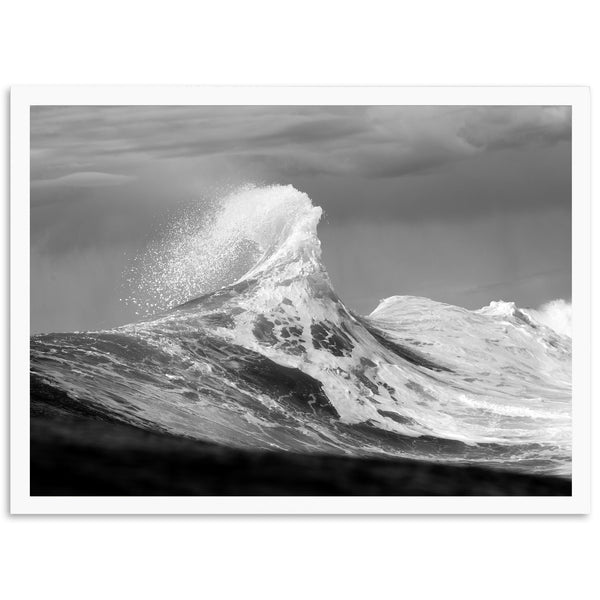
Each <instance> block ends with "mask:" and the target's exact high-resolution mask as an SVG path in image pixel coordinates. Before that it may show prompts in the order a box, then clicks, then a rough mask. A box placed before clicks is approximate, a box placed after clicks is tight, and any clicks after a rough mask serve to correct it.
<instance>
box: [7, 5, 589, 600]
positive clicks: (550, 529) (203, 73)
mask: <svg viewBox="0 0 600 600" xmlns="http://www.w3.org/2000/svg"><path fill="white" fill-rule="evenodd" d="M325 4H326V3H325V2H324V1H323V0H321V2H309V1H306V0H305V1H304V2H302V3H295V4H294V5H293V6H290V5H287V4H284V3H282V2H260V1H257V0H255V1H254V2H225V1H223V0H221V1H220V2H213V3H210V4H207V5H202V4H201V3H200V2H188V3H185V2H177V1H175V0H171V1H170V2H168V3H160V4H159V3H155V2H150V1H147V2H145V3H141V2H140V3H133V2H129V3H127V2H125V1H124V0H121V1H120V2H113V1H108V0H105V1H104V2H102V3H97V4H93V3H91V2H88V3H83V2H63V1H53V2H27V1H20V2H12V3H11V4H10V6H8V7H7V6H4V7H3V10H2V15H3V16H2V25H3V26H2V31H1V33H0V45H1V47H0V72H1V75H2V83H3V84H4V85H3V91H4V97H3V99H4V105H3V106H4V108H5V114H4V116H5V118H4V119H2V120H1V124H0V126H1V127H2V128H3V133H4V136H3V137H4V140H5V143H4V144H3V145H2V150H1V151H2V152H4V153H5V154H6V153H7V152H8V143H7V142H6V139H7V134H8V131H7V128H8V91H7V90H8V86H10V85H13V84H44V83H47V84H54V83H71V84H73V83H121V84H135V83H161V84H167V83H172V84H181V83H203V84H278V85H282V84H305V85H307V84H329V85H336V84H365V85H367V84H371V85H375V84H379V85H381V84H390V85H435V84H439V85H457V84H465V85H466V84H469V85H509V84H517V85H518V84H521V85H532V84H534V85H535V84H539V85H552V84H556V85H590V86H592V122H593V118H594V115H595V112H596V110H595V109H596V108H597V104H598V98H600V71H599V70H598V68H597V61H596V60H595V57H596V56H597V55H598V54H600V42H599V41H598V37H597V31H596V29H597V24H598V22H599V19H598V15H596V14H593V9H592V7H593V3H591V2H577V1H572V2H570V3H568V4H565V3H564V2H561V3H559V2H552V1H548V0H546V1H545V2H531V1H530V2H525V1H524V0H520V2H513V1H505V2H503V3H494V4H486V3H481V2H461V1H458V2H457V1H454V2H427V1H425V0H420V2H410V3H407V4H406V5H403V4H402V3H400V2H389V3H385V2H377V1H374V0H370V1H369V2H364V3H351V2H344V3H333V2H329V3H327V6H326V5H325ZM286 6H287V8H286ZM596 141H597V133H596V131H594V136H593V143H594V146H595V142H596ZM0 168H1V169H2V174H3V182H6V181H7V180H8V157H7V156H6V157H4V160H2V161H0ZM594 171H595V169H594ZM5 190H8V188H7V186H6V185H5ZM592 210H593V213H594V221H595V223H594V224H595V225H596V227H595V233H599V232H598V227H597V225H598V223H597V220H598V219H597V211H595V210H594V208H592ZM5 217H6V215H5ZM3 231H4V232H5V233H6V231H7V230H6V225H5V228H4V230H3ZM597 248H598V246H595V248H594V253H595V255H596V254H597ZM3 249H5V245H4V247H3ZM597 258H598V257H597V256H594V264H600V263H599V262H598V260H597ZM1 266H2V268H3V269H4V270H6V261H2V265H1ZM4 275H5V277H4V279H5V280H6V273H4ZM594 283H595V285H594V288H596V286H597V282H594ZM595 291H596V290H595ZM594 297H597V294H596V293H595V294H594ZM6 326H7V324H6V323H5V322H3V323H2V331H0V335H1V337H2V339H3V340H5V339H6V337H7V336H6ZM594 328H595V331H594V333H595V335H594V339H595V340H596V339H597V334H598V325H597V320H594ZM2 369H3V370H2V372H1V373H0V378H1V379H2V381H4V382H6V380H7V376H6V370H5V369H6V361H2ZM596 384H597V382H596V381H595V382H594V390H595V389H596V387H597V386H596ZM592 410H593V419H594V432H597V431H598V416H597V411H595V410H594V409H593V408H592ZM3 417H4V418H5V419H6V417H7V414H6V410H5V411H4V414H3ZM4 431H7V426H5V428H4ZM592 439H593V438H592ZM6 448H7V444H6V445H3V448H2V450H3V451H4V452H6ZM595 457H596V453H595V447H594V456H593V462H594V463H595V460H594V459H595ZM7 464H8V461H7V459H6V457H4V460H1V461H0V465H1V468H2V469H3V470H4V471H6V466H7ZM3 475H4V478H3V481H7V473H6V472H4V473H3ZM595 484H596V482H595V481H594V482H593V492H595V491H596V485H595ZM595 497H596V495H595V494H594V498H595ZM7 498H8V494H5V495H4V499H5V504H4V512H3V515H2V516H1V517H0V519H1V520H0V528H1V530H0V551H1V552H2V557H1V559H0V570H1V571H2V576H1V577H0V590H1V591H0V593H5V595H6V597H9V598H28V597H35V596H37V595H39V596H41V597H44V598H62V599H68V598H77V599H79V598H86V599H88V598H102V599H103V600H104V599H106V598H143V599H146V598H154V597H156V598H159V597H160V598H165V597H167V598H170V597H181V596H183V595H186V596H192V595H193V596H200V595H202V596H205V597H207V598H211V599H212V598H230V597H231V598H237V597H244V598H247V597H256V598H270V597H273V598H286V599H287V598H296V597H297V598H306V597H309V596H310V597H313V598H321V597H325V596H328V597H331V598H346V597H373V598H381V597H399V596H410V597H411V598H438V597H439V596H440V595H442V596H443V597H444V598H477V599H478V600H479V599H480V598H486V599H493V598H513V599H519V600H520V599H521V598H529V597H531V598H536V599H537V598H541V599H543V600H548V599H552V598H561V600H564V598H567V597H572V598H577V599H579V598H593V597H597V595H598V593H599V591H600V583H599V580H600V576H599V575H598V573H597V572H596V571H597V567H596V570H594V567H595V566H596V563H597V549H598V542H597V540H598V539H600V525H599V523H600V520H599V518H598V515H597V514H595V515H594V514H592V515H591V516H588V517H507V516H504V517H482V516H479V517H441V516H437V517H433V516H423V517H414V516H412V517H394V518H389V517H370V518H367V517H360V518H358V517H338V518H332V517H310V518H307V517H295V518H289V517H271V518H266V517H262V518H258V517H252V518H250V517H227V518H226V517H194V518H191V517H187V518H184V517H171V518H168V517H94V518H92V517H12V518H11V517H8V516H7V510H8V503H7ZM597 509H598V502H595V501H594V502H593V507H592V510H597ZM594 550H596V552H595V553H594ZM594 554H596V556H594Z"/></svg>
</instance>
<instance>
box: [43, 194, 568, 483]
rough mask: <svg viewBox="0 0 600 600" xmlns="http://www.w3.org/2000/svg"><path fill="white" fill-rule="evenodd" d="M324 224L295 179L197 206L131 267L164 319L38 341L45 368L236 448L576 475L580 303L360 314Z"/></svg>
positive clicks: (104, 402)
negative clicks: (575, 358) (575, 356)
mask: <svg viewBox="0 0 600 600" xmlns="http://www.w3.org/2000/svg"><path fill="white" fill-rule="evenodd" d="M320 217H321V209H320V208H319V207H315V206H313V205H312V202H311V201H310V198H309V197H308V196H307V195H306V194H303V193H302V192H300V191H298V190H296V189H294V188H293V187H291V186H270V187H246V188H243V189H240V190H238V191H236V192H234V193H231V194H229V195H228V196H226V197H224V198H223V199H222V201H221V202H219V203H216V204H215V206H214V207H213V210H212V211H211V212H210V214H209V215H208V216H204V217H202V218H199V217H197V216H194V215H192V214H187V215H186V216H184V218H182V219H180V220H179V221H177V222H175V223H172V224H171V225H170V226H169V228H168V229H167V231H166V233H165V235H164V236H163V238H162V239H161V241H160V242H157V243H156V244H155V245H153V246H151V248H150V249H149V251H148V253H146V254H145V255H143V256H142V257H140V258H139V259H138V260H137V262H136V264H135V266H134V270H133V271H132V274H130V276H131V277H130V278H131V279H132V281H133V280H136V281H137V282H138V283H139V288H138V290H137V296H136V297H135V302H136V303H137V304H138V306H139V307H140V310H142V311H148V310H160V311H162V312H159V313H158V314H155V315H154V316H151V317H146V318H145V319H144V320H143V321H141V322H138V323H134V324H131V325H126V326H123V327H119V328H117V329H114V330H109V331H102V332H90V333H86V334H62V335H51V336H36V337H35V338H32V372H33V376H34V378H38V379H39V380H40V381H42V382H43V383H44V385H49V386H52V387H53V388H56V389H59V390H62V391H64V392H65V393H67V394H68V395H69V396H70V397H71V398H73V399H76V400H77V401H78V402H82V403H86V404H89V405H91V406H93V407H94V408H95V409H96V410H101V411H103V412H105V413H107V414H110V415H111V416H113V417H115V418H118V419H120V420H123V421H126V422H129V423H133V424H135V425H137V426H139V427H144V428H148V429H156V430H160V431H168V432H171V433H174V434H177V435H183V436H188V437H192V438H197V439H203V440H210V441H213V442H218V443H221V444H226V445H230V446H235V447H252V448H269V449H277V450H283V451H288V450H292V451H296V452H334V453H346V454H355V455H373V454H386V455H393V456H405V457H412V458H419V459H425V460H434V461H444V462H455V463H473V464H484V465H487V466H491V467H495V468H508V469H513V470H521V471H527V472H537V473H554V474H563V475H568V474H570V461H571V339H570V336H569V335H566V328H565V327H563V325H564V323H562V321H560V319H558V318H557V316H556V315H557V314H563V313H564V310H563V309H564V307H563V306H559V305H555V306H554V308H553V307H552V306H551V307H546V308H544V309H542V310H539V311H535V310H527V309H520V308H518V307H516V306H515V305H514V304H512V303H509V302H492V303H491V304H490V306H488V307H484V308H482V309H480V310H477V311H470V310H467V309H464V308H460V307H457V306H450V305H447V304H442V303H439V302H435V301H433V300H430V299H427V298H417V297H412V296H394V297H391V298H387V299H385V300H383V301H382V302H381V303H380V304H379V306H378V307H377V308H376V309H375V310H374V311H373V312H372V313H371V314H370V315H369V316H359V315H357V314H354V313H353V312H352V311H351V310H349V309H348V308H347V307H346V306H345V304H344V302H343V301H342V300H341V299H340V298H338V297H337V295H336V293H335V291H334V290H333V288H332V286H331V283H330V280H329V277H328V275H327V272H326V269H325V267H324V266H323V264H322V262H321V248H320V242H319V239H318V237H317V225H318V222H319V219H320ZM373 268H376V265H374V266H373ZM557 323H558V324H557Z"/></svg>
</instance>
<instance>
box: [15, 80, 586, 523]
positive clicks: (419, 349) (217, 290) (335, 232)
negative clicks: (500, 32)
mask: <svg viewBox="0 0 600 600" xmlns="http://www.w3.org/2000/svg"><path fill="white" fill-rule="evenodd" d="M589 223H590V115H589V90H588V89H587V88H575V87H531V88H529V87H451V88H450V87H448V88H443V87H432V88H413V87H407V88H404V87H382V88H377V87H201V86H198V87H168V86H165V87H161V86H138V87H117V86H81V87H74V86H56V87H37V86H24V87H16V88H13V89H12V92H11V316H10V319H11V432H10V433H11V512H13V513H38V514H81V513H86V514H105V513H112V514H115V513H117V514H123V513H127V514H136V513H139V514H195V513H202V514H214V513H244V514H259V513H260V514H277V513H279V514H281V513H285V514H305V513H312V514H324V513H326V514H401V513H462V514H471V513H472V514H481V513H487V514H494V513H513V514H514V513H528V514H532V513H540V514H541V513H545V514H548V513H556V514H560V513H585V512H588V511H589V502H590V434H589V422H590V421H589V416H590V332H589V330H590V268H591V262H590V225H589Z"/></svg>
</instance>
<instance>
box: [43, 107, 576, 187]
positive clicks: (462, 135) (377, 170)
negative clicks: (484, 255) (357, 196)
mask: <svg viewBox="0 0 600 600" xmlns="http://www.w3.org/2000/svg"><path fill="white" fill-rule="evenodd" d="M569 136H570V112H569V110H568V109H566V108H562V107H558V108H557V107H473V108H472V107H468V108H461V107H458V108H457V107H385V106H384V107H323V108H322V107H54V108H37V109H33V110H32V149H33V153H32V175H33V178H34V179H38V178H51V177H52V174H54V176H56V177H58V176H64V175H68V174H69V172H77V171H80V170H81V171H83V170H88V171H89V170H94V171H96V170H97V171H105V170H108V171H109V172H110V171H111V169H105V168H100V167H102V166H103V165H104V166H109V165H112V166H113V167H115V168H117V169H128V168H129V169H131V168H135V166H136V165H139V164H141V163H143V162H144V161H148V160H160V159H169V158H196V159H201V158H203V157H207V156H214V155H219V154H227V155H228V157H229V158H230V157H231V156H232V155H236V156H238V158H239V157H245V158H247V159H248V160H249V161H250V162H253V163H258V162H260V161H264V164H265V166H267V167H269V168H273V167H274V166H275V168H277V165H281V168H282V170H283V171H285V170H286V168H290V169H292V170H293V171H294V172H295V173H298V174H301V173H302V169H303V168H306V172H307V173H312V172H314V170H315V166H316V165H320V169H319V171H320V172H322V173H324V174H332V175H336V174H340V173H347V174H359V175H361V176H364V177H372V178H377V177H401V176H404V175H408V174H412V173H421V172H423V171H428V170H431V169H435V168H437V167H440V166H443V165H445V164H448V163H452V162H454V161H457V160H462V159H465V158H468V157H470V156H473V155H476V154H479V153H482V152H485V151H488V150H493V149H497V148H506V147H520V146H526V145H530V144H536V143H537V144H544V143H553V142H557V141H560V140H564V139H568V137H569ZM291 150H293V151H294V152H296V154H294V155H293V156H290V155H286V151H287V152H288V154H289V153H290V151H291ZM282 154H283V158H281V157H282ZM292 163H293V164H292ZM49 173H51V174H49ZM44 174H45V175H44ZM116 174H117V175H119V172H117V173H116Z"/></svg>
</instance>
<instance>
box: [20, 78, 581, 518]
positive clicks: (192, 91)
mask: <svg viewBox="0 0 600 600" xmlns="http://www.w3.org/2000/svg"><path fill="white" fill-rule="evenodd" d="M386 104H387V105H420V106H423V105H446V106H452V105H480V106H485V105H488V106H490V105H570V106H571V107H572V267H573V271H572V272H573V286H572V303H573V306H574V309H575V310H574V314H573V395H572V423H573V480H572V481H573V488H572V489H573V491H572V496H570V497H504V496H494V497H474V496H465V497H457V496H442V497H433V496H418V497H414V496H413V497H409V496H378V497H362V496H341V497H329V496H300V497H298V496H248V497H243V496H203V497H199V496H195V497H191V496H190V497H148V496H136V497H124V496H107V497H94V496H78V497H70V496H69V497H67V496H53V497H49V496H48V497H41V496H36V497H32V496H30V494H29V476H30V464H29V459H30V456H29V443H30V440H29V333H30V314H29V311H30V281H29V275H30V273H29V269H30V262H29V260H30V228H29V224H30V220H29V217H30V188H29V186H30V120H29V116H30V113H29V109H30V107H31V106H34V105H62V106H70V105H73V106H75V105H146V106H148V105H386ZM10 131H11V139H10V331H11V334H10V512H11V514H146V515H147V514H179V515H181V514H263V515H264V514H288V515H289V514H340V515H342V514H344V515H347V514H380V515H381V514H388V515H389V514H587V513H589V512H590V505H591V494H590V490H591V464H590V458H591V456H590V455H591V446H590V440H591V419H590V416H591V414H590V407H591V402H590V400H591V398H590V396H591V381H590V378H591V343H590V330H591V298H590V296H591V198H590V192H591V187H590V167H591V164H590V134H591V129H590V90H589V88H587V87H571V86H564V87H563V86H560V87H522V86H519V87H504V86H503V87H460V86H457V87H394V86H390V87H358V86H336V87H327V86H318V87H308V86H285V87H282V86H278V87H274V86H155V85H149V86H110V85H98V86H96V85H86V86H16V87H13V88H12V89H11V99H10Z"/></svg>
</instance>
